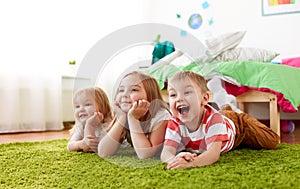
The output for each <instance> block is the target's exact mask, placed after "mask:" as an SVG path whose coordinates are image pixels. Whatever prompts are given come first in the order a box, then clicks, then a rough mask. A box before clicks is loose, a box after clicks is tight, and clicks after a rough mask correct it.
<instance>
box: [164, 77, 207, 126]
mask: <svg viewBox="0 0 300 189" xmlns="http://www.w3.org/2000/svg"><path fill="white" fill-rule="evenodd" d="M168 93H169V104H170V110H171V112H172V114H173V115H175V116H176V117H178V118H179V119H180V120H181V121H182V122H183V123H184V124H185V125H187V126H188V127H189V128H191V129H192V128H194V127H197V126H198V125H199V124H200V123H199V122H200V121H201V120H202V117H203V114H204V106H205V105H206V104H207V102H208V96H206V95H207V93H203V92H201V90H200V88H199V87H198V86H197V85H195V83H194V82H193V81H191V80H190V79H188V78H186V79H175V80H174V79H173V80H170V81H169V83H168Z"/></svg>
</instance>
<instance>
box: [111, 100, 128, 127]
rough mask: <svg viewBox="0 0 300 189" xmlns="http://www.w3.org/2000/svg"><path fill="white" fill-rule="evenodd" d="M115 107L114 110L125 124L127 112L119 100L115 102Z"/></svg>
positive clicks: (119, 119)
mask: <svg viewBox="0 0 300 189" xmlns="http://www.w3.org/2000/svg"><path fill="white" fill-rule="evenodd" d="M113 108H114V111H115V113H116V115H117V119H118V121H119V122H120V123H122V124H125V122H126V112H124V111H123V110H122V109H121V108H120V104H119V102H114V104H113Z"/></svg>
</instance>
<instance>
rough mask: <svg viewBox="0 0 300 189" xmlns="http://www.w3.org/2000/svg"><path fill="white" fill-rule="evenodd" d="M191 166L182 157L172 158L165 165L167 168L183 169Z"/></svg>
mask: <svg viewBox="0 0 300 189" xmlns="http://www.w3.org/2000/svg"><path fill="white" fill-rule="evenodd" d="M189 167H191V162H189V161H187V160H185V159H184V158H182V157H176V158H173V159H172V160H171V161H170V162H169V163H168V165H167V169H170V170H172V169H183V168H189Z"/></svg>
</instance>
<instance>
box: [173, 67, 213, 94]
mask: <svg viewBox="0 0 300 189" xmlns="http://www.w3.org/2000/svg"><path fill="white" fill-rule="evenodd" d="M182 79H190V80H191V81H192V82H193V83H195V84H196V85H197V86H198V87H199V89H201V92H206V91H207V90H208V88H207V82H206V80H205V78H204V77H203V76H202V75H200V74H198V73H195V72H192V71H181V72H178V73H176V74H174V75H173V76H172V77H171V78H169V79H168V81H171V80H182Z"/></svg>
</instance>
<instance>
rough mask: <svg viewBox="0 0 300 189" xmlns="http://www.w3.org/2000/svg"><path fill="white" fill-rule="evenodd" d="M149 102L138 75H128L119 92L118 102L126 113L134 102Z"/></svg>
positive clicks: (123, 80)
mask: <svg viewBox="0 0 300 189" xmlns="http://www.w3.org/2000/svg"><path fill="white" fill-rule="evenodd" d="M142 99H144V100H147V94H146V91H145V88H144V85H143V83H142V82H141V80H140V79H139V78H138V76H136V75H128V76H126V77H125V78H123V79H122V81H121V83H120V86H119V88H118V91H117V96H116V102H117V103H118V104H119V106H120V108H121V110H122V111H124V112H128V111H129V109H130V108H131V107H132V104H133V102H135V101H138V100H142Z"/></svg>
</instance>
